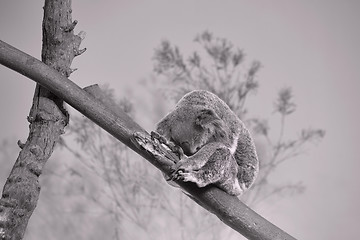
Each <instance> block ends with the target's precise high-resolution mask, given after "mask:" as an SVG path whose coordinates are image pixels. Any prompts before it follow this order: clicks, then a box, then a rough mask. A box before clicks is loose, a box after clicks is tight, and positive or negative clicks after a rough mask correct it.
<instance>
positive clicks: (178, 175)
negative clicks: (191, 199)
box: [172, 169, 197, 182]
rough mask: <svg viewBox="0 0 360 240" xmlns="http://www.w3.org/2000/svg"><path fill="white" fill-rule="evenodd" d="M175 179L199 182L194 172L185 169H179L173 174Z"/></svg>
mask: <svg viewBox="0 0 360 240" xmlns="http://www.w3.org/2000/svg"><path fill="white" fill-rule="evenodd" d="M172 178H173V179H175V180H181V181H183V182H197V178H196V176H195V173H194V172H192V171H191V172H188V171H185V170H184V169H179V170H177V171H175V173H174V174H173V177H172Z"/></svg>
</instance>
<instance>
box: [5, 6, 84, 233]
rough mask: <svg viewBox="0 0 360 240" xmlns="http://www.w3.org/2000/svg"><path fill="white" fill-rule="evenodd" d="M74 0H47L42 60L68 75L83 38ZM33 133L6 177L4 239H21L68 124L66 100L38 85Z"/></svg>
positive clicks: (29, 117) (31, 125)
mask: <svg viewBox="0 0 360 240" xmlns="http://www.w3.org/2000/svg"><path fill="white" fill-rule="evenodd" d="M75 25H76V21H74V22H72V20H71V0H61V1H56V0H45V6H44V19H43V46H42V61H43V62H44V63H46V64H47V65H49V66H51V67H53V68H54V69H56V70H57V71H59V72H60V73H61V74H63V75H64V76H66V77H69V75H70V74H71V72H72V70H71V69H70V65H71V62H72V60H73V58H74V57H75V56H77V55H79V54H81V53H82V52H83V51H84V50H81V51H80V50H79V45H80V43H81V38H80V37H79V36H75V35H74V34H73V29H74V27H75ZM28 121H29V122H30V127H29V128H30V131H29V136H28V139H27V141H26V143H25V144H22V143H19V146H20V148H22V150H21V151H20V153H19V156H18V158H17V160H16V162H15V164H14V166H13V169H12V171H11V173H10V175H9V177H8V178H7V181H6V183H5V186H4V188H3V192H2V198H1V199H0V239H1V240H2V239H6V240H8V239H14V240H15V239H16V240H19V239H22V238H23V236H24V233H25V230H26V227H27V223H28V221H29V218H30V217H31V214H32V213H33V211H34V209H35V207H36V204H37V201H38V198H39V193H40V185H39V176H40V174H41V172H42V169H43V167H44V166H45V163H46V162H47V160H48V159H49V157H50V156H51V154H52V152H53V150H54V146H55V144H56V142H57V141H58V139H59V137H60V135H61V134H62V133H63V132H64V128H65V126H66V125H67V123H68V113H67V112H66V110H65V109H64V107H63V101H62V100H61V99H59V98H58V97H56V96H55V95H53V94H52V93H51V92H49V91H48V90H47V89H45V88H44V87H41V86H40V85H37V86H36V89H35V94H34V98H33V104H32V107H31V109H30V113H29V116H28Z"/></svg>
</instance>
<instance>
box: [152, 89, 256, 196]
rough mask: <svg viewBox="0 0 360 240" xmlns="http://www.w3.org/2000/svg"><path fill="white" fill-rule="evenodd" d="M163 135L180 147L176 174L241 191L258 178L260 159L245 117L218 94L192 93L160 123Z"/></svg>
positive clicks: (237, 191)
mask: <svg viewBox="0 0 360 240" xmlns="http://www.w3.org/2000/svg"><path fill="white" fill-rule="evenodd" d="M156 132H157V133H158V134H160V137H161V138H163V141H167V142H168V143H169V144H172V145H174V144H175V145H177V146H179V147H181V149H180V148H178V149H179V151H178V152H179V153H180V156H181V159H180V161H179V162H177V163H176V167H175V169H176V170H175V171H174V173H173V174H172V178H173V179H177V180H182V181H190V182H194V183H196V184H197V185H198V186H199V187H204V186H207V185H209V184H214V185H216V186H217V187H219V188H220V189H223V190H224V191H225V192H227V193H229V194H231V195H241V194H242V193H243V192H244V191H245V190H247V189H248V188H249V187H250V186H251V185H252V184H253V182H254V181H255V178H256V176H257V173H258V170H259V161H258V157H257V154H256V150H255V145H254V143H253V140H252V138H251V136H250V133H249V131H248V130H247V129H246V127H245V125H244V123H243V122H242V121H241V120H240V119H239V118H238V117H237V116H236V115H235V113H234V112H233V111H232V110H231V109H230V108H229V107H228V106H227V105H226V103H225V102H224V101H222V100H221V99H220V98H219V97H217V96H216V95H215V94H213V93H210V92H208V91H204V90H196V91H192V92H190V93H188V94H186V95H185V96H184V97H183V98H182V99H180V101H179V102H178V103H177V104H176V106H175V109H174V110H173V111H171V112H170V113H168V114H167V115H166V116H165V117H164V118H163V119H162V120H161V121H160V122H159V123H158V124H157V128H156Z"/></svg>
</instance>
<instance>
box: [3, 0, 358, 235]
mask: <svg viewBox="0 0 360 240" xmlns="http://www.w3.org/2000/svg"><path fill="white" fill-rule="evenodd" d="M42 6H43V1H19V0H2V1H1V3H0V39H1V40H2V41H5V42H7V43H9V44H11V45H13V46H15V47H17V48H19V49H21V50H22V51H24V52H26V53H28V54H30V55H33V56H35V57H37V58H40V51H41V24H42V14H43V11H42ZM359 12H360V1H356V0H338V1H328V0H322V1H320V0H318V1H310V0H307V1H287V0H283V1H242V0H239V1H235V0H227V1H215V0H206V1H205V0H198V1H189V0H183V1H165V0H163V1H159V0H156V1H137V0H136V1H134V0H132V1H115V0H112V1H106V2H105V1H85V0H77V1H73V19H77V20H78V21H79V24H78V26H77V27H76V32H79V31H80V30H83V31H85V32H86V33H87V35H86V39H85V41H84V42H83V44H82V46H83V47H86V48H87V49H88V50H87V52H86V53H85V54H83V55H82V56H81V57H79V58H77V59H76V60H75V61H74V62H73V65H72V67H73V68H78V69H79V70H78V71H77V72H75V73H74V74H72V75H71V79H72V80H73V81H75V82H76V83H78V84H79V85H80V86H87V85H90V84H93V83H99V84H103V83H109V84H110V86H111V87H113V88H115V89H116V90H117V95H118V96H120V97H121V96H123V95H124V94H125V92H132V93H133V94H132V97H134V98H141V94H137V93H138V92H140V90H138V88H136V87H138V85H137V84H136V82H138V81H139V80H141V79H144V78H148V77H149V76H150V73H151V71H152V59H151V58H152V55H153V50H154V48H155V47H157V46H158V44H159V43H160V41H161V40H162V39H168V40H170V41H171V42H173V43H175V44H176V45H178V46H179V47H180V49H183V50H184V52H185V53H186V52H190V51H191V50H193V49H195V48H196V44H195V43H194V42H193V41H192V40H193V39H194V37H195V36H196V34H197V33H200V32H202V31H203V30H209V31H211V32H213V33H214V34H215V35H216V36H220V37H225V38H227V39H229V40H231V41H232V42H233V44H234V45H236V46H239V47H240V48H241V49H243V50H244V51H245V52H246V54H247V60H248V62H250V61H251V60H254V59H256V60H259V61H261V63H262V65H263V66H264V67H263V68H262V69H261V70H260V74H259V81H260V89H259V90H258V93H257V95H256V96H254V97H253V98H252V99H251V100H250V102H249V105H248V107H249V108H251V109H250V110H249V111H250V112H251V114H253V115H254V116H263V117H266V116H270V117H273V116H272V106H273V102H274V99H275V97H276V93H277V91H278V90H279V89H280V88H281V87H284V86H291V87H292V89H293V90H294V95H295V101H296V103H297V106H298V109H297V111H296V113H295V114H294V115H293V116H291V117H290V118H289V122H288V125H287V129H286V130H287V132H289V133H290V134H295V133H297V131H298V130H300V128H301V127H309V126H312V127H315V128H323V129H325V130H326V132H327V134H326V137H325V139H324V140H323V141H322V142H321V143H320V144H318V145H317V146H316V147H310V148H309V151H308V153H307V154H306V155H302V156H301V157H299V158H298V159H297V160H296V161H292V162H291V163H289V164H287V165H286V166H283V167H282V168H280V169H279V170H278V171H277V172H278V173H277V174H278V175H277V178H278V179H277V180H278V181H282V180H284V181H289V182H290V181H293V182H297V181H302V182H303V183H304V185H306V187H307V189H306V191H305V193H304V194H302V195H297V196H294V197H288V198H285V199H281V200H280V201H277V202H275V203H271V205H270V204H267V205H264V206H262V207H260V209H259V213H260V214H261V215H263V216H264V217H265V218H267V219H268V220H270V221H272V222H273V223H274V224H275V225H277V226H279V227H280V228H283V229H284V230H285V231H287V232H288V233H290V234H291V235H293V236H294V237H296V238H298V239H307V240H308V239H309V240H312V239H313V240H318V239H329V240H331V239H334V240H335V239H357V238H358V236H359V235H360V229H359V227H358V223H359V217H360V207H359V204H358V203H359V202H360V187H359V183H360V174H359V173H358V171H359V170H360V161H359V159H358V158H359V157H358V156H359V155H360V148H359V147H358V146H357V144H358V143H359V142H360V131H359V130H360V128H359V126H358V124H359V122H360V114H359V112H358V104H359V103H360V94H359V93H358V92H359V90H360V81H359V80H360V66H359V63H360V47H359V43H360V27H359V23H360V14H359ZM0 83H1V85H0V96H1V97H0V100H1V101H0V109H1V111H2V114H1V117H0V121H1V124H0V132H1V134H0V140H3V139H8V138H14V139H22V140H25V138H26V137H27V135H28V123H27V122H26V116H27V114H28V112H29V109H30V106H31V101H32V95H33V92H34V86H35V84H34V82H32V81H31V80H29V79H27V78H25V77H23V76H20V75H19V74H17V73H15V72H13V71H11V70H8V69H6V68H5V67H3V66H0ZM141 91H146V89H145V90H144V89H143V90H141ZM139 111H140V109H139V110H137V113H138V114H141V112H140V113H139ZM143 124H144V125H146V123H143ZM145 127H146V128H147V129H150V130H151V126H149V125H146V126H145ZM14 144H16V142H14ZM15 158H16V157H14V159H13V160H14V161H15ZM12 165H13V162H9V166H12ZM1 167H2V166H1ZM4 181H5V179H0V186H1V187H2V186H3V185H4ZM30 221H31V220H30Z"/></svg>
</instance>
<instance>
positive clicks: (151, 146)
mask: <svg viewBox="0 0 360 240" xmlns="http://www.w3.org/2000/svg"><path fill="white" fill-rule="evenodd" d="M0 63H1V64H3V65H5V66H7V67H9V68H11V69H13V70H15V71H17V72H19V73H21V74H23V75H24V76H27V77H29V78H30V79H32V80H34V81H36V82H38V83H39V84H41V85H42V86H44V87H46V88H47V89H49V90H50V91H51V92H53V93H54V94H56V95H57V96H58V97H60V98H62V99H63V100H64V101H66V102H67V103H69V104H70V105H71V106H73V107H74V108H75V109H77V110H78V111H79V112H81V113H82V114H84V115H85V116H86V117H88V118H90V119H91V120H92V121H94V122H95V123H96V124H98V125H99V126H100V127H102V128H103V129H105V130H106V131H107V132H109V133H110V134H111V135H113V136H114V137H115V138H117V139H118V140H120V141H121V142H123V143H124V144H126V145H127V146H128V147H130V148H131V149H133V150H134V151H136V152H137V153H138V154H140V155H141V156H143V157H144V158H145V159H147V160H148V161H149V162H150V163H152V164H153V165H155V166H156V167H157V168H159V169H160V170H161V171H163V172H164V173H166V174H170V173H171V171H172V165H173V164H172V162H171V161H169V160H167V159H168V158H167V157H166V156H165V155H166V154H165V153H162V150H161V146H158V145H156V143H155V142H153V141H152V139H151V137H150V136H149V134H148V133H147V132H146V131H145V130H144V129H142V128H141V127H140V126H139V125H138V124H137V123H135V122H134V121H133V120H132V119H131V118H130V117H129V116H127V115H126V114H125V113H123V112H120V111H119V112H118V113H116V114H115V113H114V112H113V111H111V110H108V109H107V108H106V106H104V105H103V104H102V103H100V102H99V101H97V100H96V99H95V98H94V97H92V96H91V95H90V94H88V93H87V92H85V91H84V90H82V89H81V88H80V87H79V86H77V85H76V84H75V83H73V82H71V81H70V80H68V79H67V78H66V77H64V76H62V75H61V74H59V73H58V72H57V71H55V70H54V69H51V68H49V67H48V66H46V65H45V64H43V63H42V62H40V61H38V60H37V59H35V58H33V57H31V56H29V55H27V54H25V53H23V52H21V51H19V50H17V49H15V48H14V47H11V46H10V45H8V44H6V43H4V42H1V41H0ZM136 143H140V144H139V145H138V144H136ZM158 147H159V148H160V150H159V149H158ZM169 154H170V155H171V153H169ZM178 184H179V185H180V186H181V188H183V189H184V190H185V191H186V192H187V193H189V194H190V196H191V198H192V199H193V200H195V201H196V202H197V203H199V204H200V205H201V206H203V207H204V208H206V209H207V210H209V211H210V212H212V213H214V214H215V215H216V216H217V217H218V218H220V220H221V221H223V222H224V223H225V224H227V225H228V226H230V227H232V228H233V229H234V230H236V231H238V232H239V233H241V234H242V235H244V236H245V237H247V238H248V239H254V240H257V239H261V240H274V239H287V240H291V239H294V238H293V237H291V236H290V235H288V234H287V233H285V232H284V231H283V230H281V229H279V228H278V227H276V226H275V225H273V224H272V223H270V222H268V221H267V220H266V219H264V218H263V217H261V216H260V215H258V214H257V213H255V212H254V211H253V210H251V209H250V208H248V207H247V206H246V205H245V204H244V203H242V202H241V201H240V200H239V199H238V198H237V197H234V196H230V195H228V194H227V193H225V192H224V191H222V190H220V189H218V188H216V187H211V186H208V187H205V188H197V187H196V186H195V184H192V183H184V182H178Z"/></svg>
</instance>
